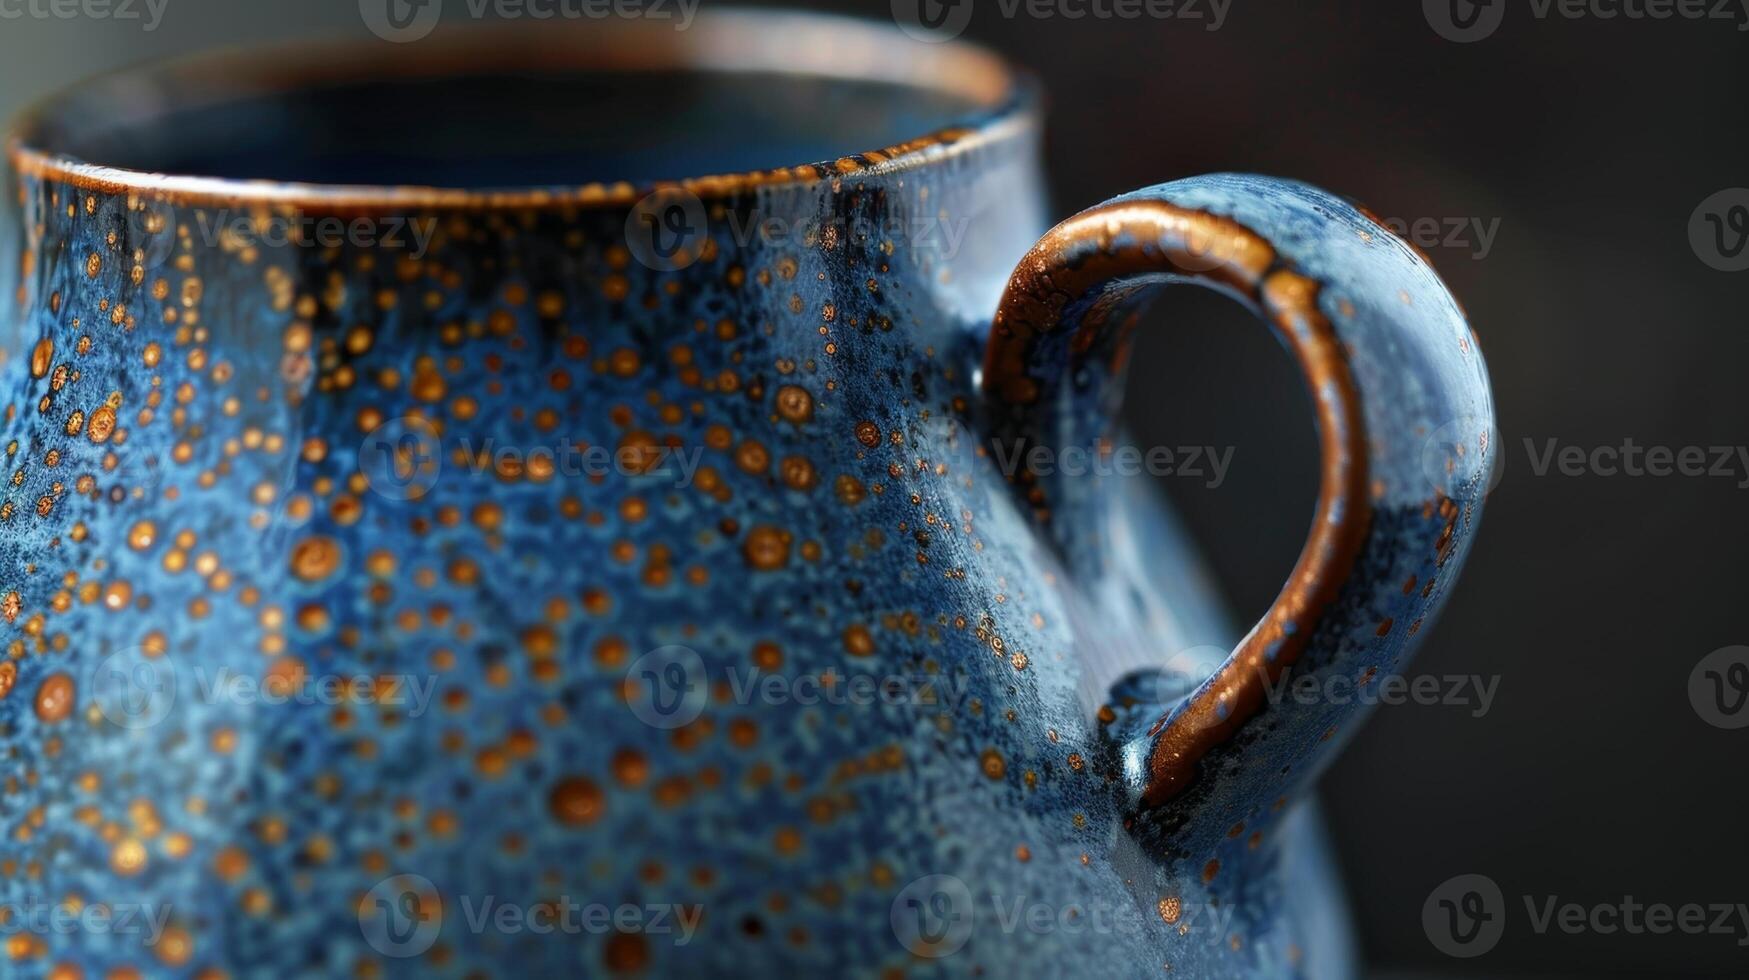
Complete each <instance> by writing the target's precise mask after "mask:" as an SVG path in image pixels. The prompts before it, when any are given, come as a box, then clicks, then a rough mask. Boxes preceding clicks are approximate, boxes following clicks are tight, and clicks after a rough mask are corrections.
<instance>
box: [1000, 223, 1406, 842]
mask: <svg viewBox="0 0 1749 980" xmlns="http://www.w3.org/2000/svg"><path fill="white" fill-rule="evenodd" d="M1089 249H1092V251H1091V252H1089ZM1150 274H1170V275H1176V276H1181V277H1183V278H1186V279H1193V280H1197V281H1201V282H1203V283H1205V284H1208V285H1214V286H1220V287H1224V288H1225V289H1227V290H1230V291H1232V292H1234V293H1236V294H1238V295H1239V296H1240V297H1241V298H1242V299H1243V300H1244V301H1245V302H1247V303H1248V304H1249V305H1251V306H1252V307H1253V308H1254V309H1256V310H1257V311H1259V312H1260V313H1261V314H1262V315H1263V316H1265V317H1267V318H1268V319H1269V320H1270V321H1272V322H1273V324H1274V326H1275V328H1276V332H1277V333H1278V334H1279V335H1280V336H1281V337H1282V339H1283V340H1284V341H1285V342H1286V344H1287V346H1288V350H1289V352H1290V353H1291V354H1292V356H1293V358H1294V360H1295V362H1296V363H1298V365H1299V367H1300V370H1301V372H1302V374H1303V376H1304V377H1305V379H1306V382H1307V384H1308V385H1309V386H1310V391H1311V394H1312V401H1313V405H1314V406H1315V407H1314V412H1315V415H1316V418H1317V423H1318V441H1319V450H1320V465H1319V486H1318V504H1317V508H1316V512H1315V514H1314V516H1313V519H1312V527H1311V531H1310V532H1309V533H1308V535H1307V538H1306V543H1305V546H1304V547H1303V548H1302V549H1301V551H1300V556H1299V559H1298V561H1296V562H1295V564H1294V568H1293V572H1292V573H1291V574H1290V575H1289V576H1288V580H1287V584H1286V585H1284V586H1283V587H1282V590H1281V593H1280V594H1279V595H1278V596H1277V597H1276V599H1275V602H1274V603H1273V604H1271V605H1270V607H1269V611H1268V612H1266V613H1265V614H1264V616H1263V619H1262V620H1261V621H1259V622H1258V624H1257V625H1256V626H1254V627H1252V629H1251V631H1250V632H1249V633H1247V634H1246V635H1245V637H1244V639H1242V640H1240V641H1239V644H1238V646H1236V647H1235V648H1234V650H1233V652H1232V653H1231V654H1229V655H1228V657H1227V659H1226V660H1225V661H1224V662H1223V663H1222V664H1221V667H1220V669H1219V670H1218V671H1216V673H1215V674H1214V676H1213V677H1212V678H1210V679H1209V681H1208V682H1207V683H1206V684H1205V685H1204V687H1203V688H1202V689H1201V691H1200V692H1199V693H1198V694H1195V695H1193V696H1192V698H1191V700H1190V702H1189V703H1188V704H1186V705H1185V707H1184V709H1183V710H1182V711H1179V712H1178V713H1177V714H1176V715H1174V716H1170V721H1167V720H1166V719H1162V721H1161V722H1160V723H1156V724H1155V725H1154V726H1153V727H1152V728H1150V729H1149V731H1148V734H1149V736H1150V737H1154V738H1155V741H1154V745H1153V747H1152V749H1151V750H1150V752H1149V756H1148V783H1147V786H1146V787H1145V789H1144V791H1143V794H1142V802H1143V805H1144V806H1148V807H1153V806H1158V805H1160V804H1162V803H1164V802H1166V801H1168V800H1170V799H1172V798H1173V797H1174V796H1177V795H1178V794H1179V793H1181V792H1183V791H1184V789H1185V788H1187V787H1188V786H1189V785H1190V784H1191V783H1192V782H1193V781H1194V780H1195V778H1196V771H1197V768H1196V767H1197V763H1198V762H1199V761H1201V759H1202V758H1203V756H1205V755H1206V754H1207V753H1208V752H1209V751H1210V750H1211V749H1213V748H1215V747H1216V746H1218V745H1220V744H1222V743H1224V742H1226V741H1228V740H1229V739H1231V738H1232V737H1233V736H1234V735H1235V734H1237V732H1238V731H1239V729H1240V728H1241V727H1242V726H1243V725H1244V724H1245V722H1246V721H1248V720H1249V719H1250V718H1252V717H1253V716H1255V715H1256V714H1257V713H1258V712H1259V711H1260V710H1262V707H1263V704H1264V695H1265V691H1266V688H1267V687H1268V685H1270V684H1272V683H1274V682H1275V681H1276V680H1277V679H1278V678H1279V677H1280V676H1281V674H1282V672H1283V671H1285V670H1286V669H1287V668H1288V667H1290V666H1291V665H1292V664H1294V663H1295V662H1296V661H1297V660H1298V659H1299V657H1300V655H1301V654H1302V653H1303V652H1304V651H1305V648H1306V645H1307V643H1308V642H1310V640H1311V636H1312V633H1313V631H1314V629H1316V627H1317V624H1318V622H1319V620H1320V619H1321V618H1322V617H1323V613H1324V610H1325V608H1326V607H1328V606H1329V605H1330V603H1332V602H1333V601H1335V599H1336V596H1337V593H1338V592H1339V591H1340V589H1341V587H1342V583H1343V582H1344V581H1345V580H1346V579H1347V578H1348V576H1349V573H1350V572H1351V571H1352V569H1353V567H1354V563H1355V561H1356V560H1357V559H1358V558H1359V555H1360V549H1361V545H1362V544H1363V543H1364V541H1365V538H1366V531H1367V527H1368V525H1369V524H1370V521H1371V516H1372V500H1371V498H1370V497H1369V496H1368V493H1367V482H1368V471H1369V460H1368V457H1367V444H1366V431H1365V418H1364V415H1363V413H1362V411H1361V404H1360V392H1359V390H1358V388H1357V387H1356V386H1355V381H1354V375H1353V371H1352V370H1351V368H1350V366H1349V362H1348V355H1347V352H1346V351H1345V350H1344V348H1343V346H1342V343H1341V341H1340V339H1339V338H1338V337H1337V336H1336V332H1335V329H1334V327H1333V326H1332V325H1331V323H1330V321H1329V319H1328V318H1327V317H1325V316H1324V314H1323V313H1322V311H1320V310H1319V309H1318V297H1319V293H1320V291H1321V289H1322V286H1321V284H1320V283H1318V282H1315V281H1313V280H1312V279H1309V278H1307V277H1306V276H1304V275H1301V274H1300V273H1298V272H1295V271H1293V270H1291V269H1289V268H1287V267H1286V266H1285V265H1284V264H1283V263H1282V262H1281V261H1280V258H1279V256H1278V255H1277V253H1276V250H1275V248H1274V246H1272V245H1271V244H1270V243H1269V241H1268V239H1266V238H1264V237H1263V236H1262V235H1259V234H1258V233H1257V232H1255V231H1253V230H1251V229H1250V228H1248V227H1246V226H1244V225H1242V224H1240V223H1238V222H1236V221H1233V220H1232V219H1229V218H1223V217H1219V216H1216V215H1211V214H1208V213H1205V212H1201V211H1194V210H1189V209H1186V208H1180V207H1177V206H1175V205H1172V204H1168V203H1166V202H1164V201H1135V202H1125V203H1121V204H1113V205H1105V206H1102V207H1098V208H1094V209H1093V210H1090V211H1086V212H1083V213H1081V214H1079V215H1076V216H1075V217H1073V218H1070V219H1069V220H1067V221H1065V222H1063V223H1062V224H1060V225H1058V226H1057V227H1056V228H1053V229H1052V230H1051V231H1050V232H1049V233H1047V234H1046V235H1045V236H1044V238H1042V239H1040V240H1039V242H1038V244H1037V245H1035V246H1033V248H1032V250H1031V251H1030V252H1028V253H1027V256H1026V257H1025V258H1024V259H1022V260H1021V262H1020V264H1019V266H1017V267H1016V270H1015V273H1014V276H1013V278H1011V279H1010V281H1009V284H1008V288H1007V290H1006V291H1005V292H1004V294H1003V297H1002V302H1001V305H1000V306H999V308H998V313H997V315H996V321H995V328H994V329H993V331H992V332H991V336H990V346H989V348H988V350H987V352H986V355H985V378H984V387H985V391H986V392H988V393H989V394H991V395H992V396H994V397H999V398H1002V399H1004V400H1007V401H1010V402H1017V403H1026V402H1031V401H1035V400H1036V399H1037V396H1038V394H1039V393H1038V391H1037V386H1036V384H1035V383H1034V382H1033V381H1032V379H1031V378H1029V377H1028V376H1027V373H1026V369H1027V365H1028V362H1029V359H1030V357H1031V352H1032V348H1033V346H1034V344H1035V343H1036V342H1037V340H1038V339H1039V338H1040V337H1041V336H1042V335H1043V334H1045V333H1048V332H1050V331H1052V330H1054V329H1056V328H1058V327H1059V326H1061V321H1060V314H1061V312H1062V309H1063V307H1064V306H1065V305H1066V304H1067V303H1069V302H1072V301H1074V300H1076V299H1079V298H1080V297H1083V296H1086V295H1088V294H1089V293H1090V292H1092V291H1093V290H1096V289H1099V288H1101V287H1103V286H1106V285H1108V284H1111V283H1113V282H1116V281H1119V280H1122V279H1125V278H1129V277H1137V276H1146V275H1150ZM1084 341H1085V338H1077V346H1080V344H1081V343H1083V342H1084ZM1124 342H1125V343H1127V339H1126V340H1125V341H1124ZM1272 646H1274V647H1275V656H1274V657H1273V658H1271V657H1269V656H1268V651H1269V649H1270V648H1271V647H1272Z"/></svg>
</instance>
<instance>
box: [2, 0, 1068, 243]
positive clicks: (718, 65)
mask: <svg viewBox="0 0 1749 980" xmlns="http://www.w3.org/2000/svg"><path fill="white" fill-rule="evenodd" d="M458 34H459V36H455V37H449V38H442V39H439V38H433V39H430V40H427V41H422V42H419V43H418V47H419V48H420V49H421V52H422V53H419V54H417V55H412V54H403V55H402V56H401V57H399V58H393V59H390V60H388V61H387V62H385V61H383V60H382V59H381V58H380V57H378V58H376V59H374V60H372V59H368V58H366V57H361V54H364V55H370V54H374V55H379V56H380V55H381V53H382V51H383V50H384V45H386V43H387V42H383V43H380V44H379V43H376V42H370V41H340V42H333V41H329V42H322V41H315V42H311V41H295V42H289V43H282V44H267V45H245V46H242V47H238V48H234V49H231V50H228V51H220V52H217V53H209V54H205V55H196V56H193V57H190V58H185V59H179V60H173V61H169V62H156V63H147V64H146V65H143V66H139V67H135V68H130V69H123V70H122V71H119V72H115V73H113V74H109V75H103V76H99V77H97V78H94V79H89V80H87V81H85V82H81V83H78V84H76V85H74V86H72V87H71V88H68V89H64V90H62V91H60V92H57V93H55V94H53V95H51V96H49V97H48V98H47V99H45V100H43V101H40V102H38V103H36V104H35V105H33V106H31V107H30V108H28V109H27V110H25V111H24V112H23V113H21V114H20V115H19V116H18V117H17V118H15V119H14V120H13V122H12V125H11V126H10V127H9V130H8V135H7V138H6V155H7V159H8V160H9V162H10V163H11V165H12V166H13V168H14V169H15V172H16V173H17V174H18V175H20V176H30V177H33V178H37V179H46V180H55V181H61V182H65V183H67V184H70V185H72V186H74V187H78V188H80V189H83V190H89V191H95V192H98V193H104V194H123V193H130V194H138V195H141V196H142V197H145V198H148V199H150V200H154V201H163V202H166V203H171V204H178V205H188V206H195V207H200V206H211V207H225V206H233V205H235V206H249V205H260V206H279V207H289V208H299V209H302V210H307V211H311V212H315V213H328V212H357V211H374V210H386V209H405V208H432V209H446V210H450V209H454V210H529V209H565V208H571V209H586V208H598V207H614V206H624V205H628V204H631V203H634V202H635V201H637V200H638V199H639V198H641V197H643V196H644V195H646V194H649V193H650V192H652V191H656V190H664V189H672V188H681V189H684V190H686V191H688V192H690V193H692V194H695V195H697V196H698V197H699V198H701V199H704V200H713V199H720V198H723V197H727V196H729V195H732V194H737V193H743V192H746V191H751V190H757V189H762V188H771V187H780V186H786V185H787V186H795V187H808V186H814V185H817V184H819V183H821V182H824V181H828V180H837V179H843V178H853V179H854V178H863V177H875V176H881V175H885V174H889V173H894V172H899V171H904V170H909V169H914V168H916V167H919V166H922V165H925V164H928V163H932V162H935V161H938V160H941V159H945V158H947V157H950V156H957V155H960V154H963V153H967V152H970V151H972V150H974V149H976V148H978V147H980V146H985V145H989V144H991V143H996V142H1000V141H1002V140H1005V139H1008V138H1011V137H1014V136H1016V135H1019V134H1022V133H1025V132H1029V131H1033V130H1035V129H1036V128H1037V113H1036V104H1037V97H1036V86H1035V85H1034V84H1033V83H1032V81H1031V80H1030V79H1029V78H1028V77H1026V76H1024V75H1022V74H1020V73H1018V72H1016V71H1015V70H1014V69H1012V68H1011V67H1010V66H1009V65H1008V64H1007V63H1006V62H1004V61H1003V60H1002V59H1001V58H1000V57H998V56H997V55H995V54H993V53H991V52H989V51H987V50H985V49H983V48H980V47H977V46H975V45H972V44H968V43H964V42H960V41H952V42H947V43H944V44H924V43H922V42H918V41H912V40H910V39H909V38H907V37H905V35H904V34H903V33H902V32H900V31H899V30H898V29H896V28H889V27H886V26H882V25H880V24H877V23H874V22H869V21H863V20H857V19H854V18H847V17H836V16H829V15H818V14H806V13H790V12H783V11H776V10H765V11H759V10H741V11H734V12H726V13H717V14H701V15H700V16H699V18H698V21H697V22H696V23H695V24H694V25H693V27H692V28H691V29H690V30H688V31H686V32H677V31H674V30H672V29H671V28H667V27H662V26H657V25H649V24H641V23H639V24H614V25H611V26H609V25H596V24H589V25H578V26H576V27H574V28H572V29H571V30H558V31H555V30H553V28H552V27H551V26H550V25H546V24H545V23H537V24H535V25H533V26H527V25H511V26H501V27H473V28H468V29H464V30H462V31H460V32H458ZM580 34H586V36H587V37H588V41H587V43H584V44H579V43H577V42H578V35H580ZM508 40H515V41H520V42H526V44H525V46H522V47H517V48H516V49H515V55H516V61H515V64H516V65H517V66H519V67H522V68H528V67H530V66H535V67H554V68H563V67H579V66H582V65H585V64H586V65H588V66H591V67H597V68H604V69H608V70H613V71H627V72H630V71H638V70H643V71H650V70H664V69H690V70H697V71H707V72H710V71H715V72H723V73H731V74H732V73H736V72H754V71H758V72H765V73H771V74H780V75H795V76H813V77H826V78H836V79H843V80H848V81H869V82H888V83H893V84H904V85H908V86H911V87H913V88H919V89H924V90H936V91H945V92H948V93H950V94H955V95H958V96H960V97H962V98H965V99H967V100H968V101H972V102H974V103H975V104H976V108H975V109H974V110H973V111H974V113H975V114H978V115H981V116H983V117H984V118H982V119H981V120H980V121H978V123H977V124H976V125H967V126H952V127H947V128H943V129H939V130H936V131H935V132H931V133H926V134H923V135H921V136H918V137H916V138H914V139H910V140H906V141H904V142H901V143H897V144H894V145H892V146H886V147H882V148H880V149H875V150H865V151H862V152H856V153H850V154H848V155H846V156H842V157H839V158H837V159H836V160H833V161H830V162H825V163H821V162H818V161H815V162H810V163H803V164H797V165H794V166H787V167H778V168H774V169H768V170H753V171H743V172H738V173H722V174H708V175H702V176H697V177H687V178H683V179H679V180H666V181H655V182H649V183H643V184H638V183H632V182H629V181H616V182H594V183H588V184H580V185H576V186H571V187H559V188H527V189H478V190H477V189H468V188H445V187H427V186H415V185H407V186H397V185H346V184H313V183H302V182H296V181H272V180H249V179H240V178H229V177H204V176H198V175H177V174H163V173H152V172H147V171H141V170H131V169H127V168H119V167H109V166H104V165H101V164H97V163H92V162H89V161H85V160H80V159H77V158H74V157H72V156H70V155H68V154H64V153H59V152H54V151H51V150H48V149H45V148H41V147H37V146H34V145H32V143H33V142H35V140H33V137H36V136H38V135H39V134H38V130H39V128H40V127H41V125H42V123H43V122H44V121H45V120H46V119H48V118H50V116H51V115H52V114H53V113H55V112H56V111H57V110H62V109H64V108H65V107H67V106H70V105H72V104H74V103H75V102H76V101H77V100H78V99H79V98H81V97H90V96H92V95H94V94H96V93H98V92H100V91H102V90H103V89H105V88H107V87H113V86H118V85H128V84H135V85H137V84H140V83H141V82H142V81H143V80H149V79H173V80H177V81H181V82H183V83H186V82H188V81H189V80H191V79H192V80H199V79H224V80H225V82H226V84H227V88H228V89H230V91H227V93H226V96H225V97H227V98H229V97H235V96H236V95H237V94H241V93H246V92H251V91H253V92H263V91H271V90H274V89H282V88H285V87H288V86H292V85H297V84H305V83H309V82H310V81H312V79H313V78H320V79H325V80H332V79H336V78H346V77H354V78H357V77H370V76H375V77H393V76H394V75H396V74H411V75H434V74H443V73H444V72H445V71H446V70H453V69H454V68H456V67H458V66H460V65H463V64H470V63H471V64H476V65H477V62H470V61H467V60H465V59H468V58H469V57H470V56H478V55H480V54H481V52H487V53H489V54H490V53H494V52H496V56H498V57H502V56H503V53H504V51H505V44H506V41H508ZM489 60H490V59H488V61H489ZM361 63H371V64H374V66H375V67H374V68H373V69H372V70H370V71H359V70H358V69H357V67H356V66H357V65H359V64H361ZM290 65H296V66H297V67H288V66H290ZM239 71H246V74H245V76H244V77H243V79H242V80H239V78H238V76H237V73H238V72H239ZM239 89H241V92H239Z"/></svg>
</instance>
